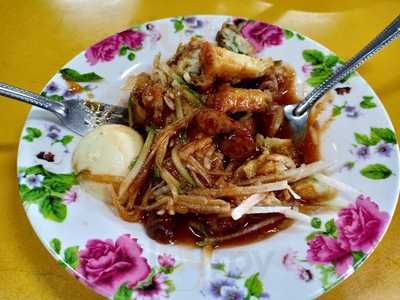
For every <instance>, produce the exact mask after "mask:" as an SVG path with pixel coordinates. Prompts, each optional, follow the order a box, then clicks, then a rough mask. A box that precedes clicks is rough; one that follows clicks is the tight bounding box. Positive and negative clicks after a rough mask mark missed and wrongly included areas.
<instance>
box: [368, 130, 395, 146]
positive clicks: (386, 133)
mask: <svg viewBox="0 0 400 300" xmlns="http://www.w3.org/2000/svg"><path fill="white" fill-rule="evenodd" d="M371 134H375V135H376V136H378V137H379V138H380V139H382V140H384V141H385V142H386V143H390V144H396V143H397V141H396V134H395V133H394V131H393V130H391V129H390V128H377V127H372V128H371Z"/></svg>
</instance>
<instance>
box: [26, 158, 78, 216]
mask: <svg viewBox="0 0 400 300" xmlns="http://www.w3.org/2000/svg"><path fill="white" fill-rule="evenodd" d="M76 184H78V181H77V178H76V175H75V174H73V173H66V174H56V173H52V172H50V171H48V170H46V169H45V168H44V167H43V166H42V165H35V166H32V167H29V168H24V169H22V170H20V173H19V192H20V195H21V198H22V201H23V202H25V203H30V204H37V205H38V206H39V211H40V213H41V214H42V215H43V217H44V218H46V219H48V220H52V221H55V222H62V221H64V220H65V218H66V216H67V206H66V205H65V204H64V200H63V198H64V196H65V194H66V193H67V192H68V191H69V190H70V189H71V188H72V187H73V185H76Z"/></svg>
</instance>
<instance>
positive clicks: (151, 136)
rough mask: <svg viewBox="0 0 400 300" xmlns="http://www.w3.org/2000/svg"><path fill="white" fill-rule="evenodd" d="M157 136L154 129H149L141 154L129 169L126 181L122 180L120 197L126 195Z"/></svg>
mask: <svg viewBox="0 0 400 300" xmlns="http://www.w3.org/2000/svg"><path fill="white" fill-rule="evenodd" d="M154 137H155V131H154V130H153V129H149V132H148V134H147V137H146V141H145V142H144V145H143V147H142V149H141V150H140V153H139V156H138V158H137V160H136V162H135V164H134V165H133V168H132V169H131V170H130V171H129V173H128V175H127V176H126V177H125V179H124V181H122V183H121V186H120V189H119V192H118V197H121V196H122V195H124V194H125V193H126V192H127V190H128V188H129V185H130V184H131V182H132V181H133V179H134V178H135V177H136V175H137V174H138V173H139V171H140V170H141V168H142V166H143V164H144V162H145V160H146V158H147V156H148V155H149V153H150V149H151V145H152V144H153V140H154Z"/></svg>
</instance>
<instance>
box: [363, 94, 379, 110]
mask: <svg viewBox="0 0 400 300" xmlns="http://www.w3.org/2000/svg"><path fill="white" fill-rule="evenodd" d="M373 99H374V97H372V96H364V97H363V100H362V101H361V102H360V106H361V108H364V109H370V108H375V107H376V104H375V102H373V101H372V100H373Z"/></svg>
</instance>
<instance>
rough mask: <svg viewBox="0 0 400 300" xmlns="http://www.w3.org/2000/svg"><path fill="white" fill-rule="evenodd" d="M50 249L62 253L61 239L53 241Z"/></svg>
mask: <svg viewBox="0 0 400 300" xmlns="http://www.w3.org/2000/svg"><path fill="white" fill-rule="evenodd" d="M50 247H51V249H53V250H54V252H55V253H57V254H60V251H61V241H60V240H59V239H52V240H51V241H50Z"/></svg>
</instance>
